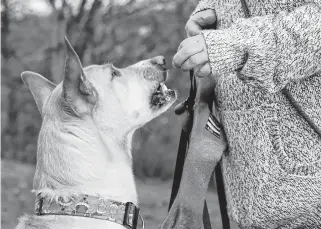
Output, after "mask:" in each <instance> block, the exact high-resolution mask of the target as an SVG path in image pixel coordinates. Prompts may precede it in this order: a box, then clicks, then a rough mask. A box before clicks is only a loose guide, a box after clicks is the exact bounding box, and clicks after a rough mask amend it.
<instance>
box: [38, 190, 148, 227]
mask: <svg viewBox="0 0 321 229" xmlns="http://www.w3.org/2000/svg"><path fill="white" fill-rule="evenodd" d="M35 208H36V210H35V211H36V215H39V216H44V215H65V216H79V217H87V218H94V219H100V220H108V221H110V222H114V223H117V224H120V225H123V226H125V227H126V228H128V229H136V228H137V225H138V218H140V219H141V221H142V228H144V226H145V225H144V220H143V218H142V216H141V215H140V214H139V208H138V207H137V206H136V205H135V204H133V203H131V202H127V203H122V202H118V201H114V200H108V199H103V198H101V197H98V196H89V195H80V196H76V197H71V198H69V200H68V201H65V200H63V199H62V198H58V200H57V201H56V200H51V199H50V198H45V197H41V196H40V194H39V195H38V196H37V199H36V205H35Z"/></svg>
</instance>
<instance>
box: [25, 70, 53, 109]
mask: <svg viewBox="0 0 321 229" xmlns="http://www.w3.org/2000/svg"><path fill="white" fill-rule="evenodd" d="M21 78H22V80H23V82H24V83H25V84H26V85H27V87H28V88H29V90H30V92H31V94H32V96H33V98H34V99H35V101H36V104H37V107H38V110H39V111H40V114H41V115H42V108H43V105H44V103H45V101H46V100H47V98H48V97H49V95H50V94H51V92H52V91H53V90H54V89H55V87H56V85H55V84H54V83H52V82H50V81H49V80H47V79H46V78H45V77H43V76H42V75H40V74H38V73H35V72H30V71H26V72H23V73H21Z"/></svg>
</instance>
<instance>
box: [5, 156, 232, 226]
mask: <svg viewBox="0 0 321 229" xmlns="http://www.w3.org/2000/svg"><path fill="white" fill-rule="evenodd" d="M34 170H35V168H34V166H32V165H29V164H20V163H16V162H13V161H9V160H2V161H1V180H2V186H1V228H2V229H12V228H14V227H15V226H16V225H17V218H18V217H19V216H21V215H22V214H24V213H31V214H32V213H33V206H34V196H33V194H32V193H31V192H30V190H31V186H32V178H33V174H34ZM170 188H171V182H161V181H156V180H147V181H141V180H138V181H137V189H138V194H139V201H140V208H141V212H142V215H143V217H144V220H145V227H146V228H148V229H149V228H150V229H152V228H154V229H156V228H157V226H158V225H159V224H160V223H161V222H162V220H163V219H164V218H165V216H166V213H167V207H168V200H169V196H170ZM207 201H208V206H209V211H210V215H211V221H212V228H213V229H218V228H221V222H220V213H219V209H218V203H217V196H216V193H214V192H209V194H208V198H207ZM236 228H237V227H236V226H235V225H232V227H231V229H236Z"/></svg>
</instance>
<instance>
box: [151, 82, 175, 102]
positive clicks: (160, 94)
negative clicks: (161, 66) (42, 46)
mask: <svg viewBox="0 0 321 229" xmlns="http://www.w3.org/2000/svg"><path fill="white" fill-rule="evenodd" d="M175 98H176V92H175V90H172V89H168V88H167V86H166V85H165V83H164V82H161V83H160V84H159V86H158V87H157V88H156V91H155V92H154V93H153V94H152V98H151V105H152V106H153V107H157V108H160V107H162V106H164V105H165V104H169V103H171V102H173V100H175Z"/></svg>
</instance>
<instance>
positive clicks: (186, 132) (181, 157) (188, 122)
mask: <svg viewBox="0 0 321 229" xmlns="http://www.w3.org/2000/svg"><path fill="white" fill-rule="evenodd" d="M190 83H191V88H190V91H189V96H188V98H187V99H186V100H185V101H184V102H182V103H180V104H179V105H177V106H176V107H175V113H176V114H177V115H181V114H183V113H184V112H186V113H187V115H186V117H185V120H183V127H182V131H181V136H180V140H179V145H178V152H177V158H176V165H175V172H174V178H173V184H172V191H171V197H170V201H169V207H168V211H169V210H170V209H171V207H172V205H173V202H174V200H175V198H176V195H177V192H178V189H179V186H180V183H181V178H182V174H183V168H184V162H185V158H186V153H187V149H188V144H189V139H190V134H191V131H192V127H193V118H194V105H195V98H196V90H197V89H196V79H195V76H194V71H193V70H191V71H190Z"/></svg>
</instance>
